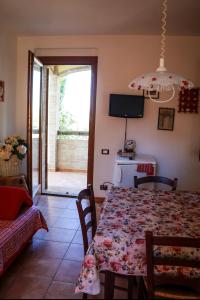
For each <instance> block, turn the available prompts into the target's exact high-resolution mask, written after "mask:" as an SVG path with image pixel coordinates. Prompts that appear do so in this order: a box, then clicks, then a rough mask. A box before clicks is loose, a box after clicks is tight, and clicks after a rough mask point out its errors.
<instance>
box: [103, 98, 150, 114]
mask: <svg viewBox="0 0 200 300" xmlns="http://www.w3.org/2000/svg"><path fill="white" fill-rule="evenodd" d="M143 115H144V96H140V95H122V94H110V102H109V116H112V117H119V118H142V117H143Z"/></svg>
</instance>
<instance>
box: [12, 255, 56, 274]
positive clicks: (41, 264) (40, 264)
mask: <svg viewBox="0 0 200 300" xmlns="http://www.w3.org/2000/svg"><path fill="white" fill-rule="evenodd" d="M61 261H62V260H61V259H57V258H38V257H32V258H30V259H29V260H27V259H26V260H25V261H24V263H22V264H21V267H20V268H19V269H18V273H20V274H21V275H23V276H33V277H34V276H42V277H51V278H52V277H53V276H54V275H55V274H56V271H57V270H58V267H59V265H60V263H61Z"/></svg>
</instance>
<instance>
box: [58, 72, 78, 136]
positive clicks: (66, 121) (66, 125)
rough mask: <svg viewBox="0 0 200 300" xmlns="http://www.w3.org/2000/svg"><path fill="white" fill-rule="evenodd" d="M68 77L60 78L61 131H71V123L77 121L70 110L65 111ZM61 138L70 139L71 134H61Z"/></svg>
mask: <svg viewBox="0 0 200 300" xmlns="http://www.w3.org/2000/svg"><path fill="white" fill-rule="evenodd" d="M66 80H67V79H66V77H62V78H60V82H59V84H60V99H59V100H60V101H59V131H69V130H72V129H71V125H72V124H74V123H75V121H74V120H73V115H72V114H71V113H70V112H67V111H64V102H63V101H64V95H65V86H66ZM58 138H59V139H69V138H70V136H59V137H58Z"/></svg>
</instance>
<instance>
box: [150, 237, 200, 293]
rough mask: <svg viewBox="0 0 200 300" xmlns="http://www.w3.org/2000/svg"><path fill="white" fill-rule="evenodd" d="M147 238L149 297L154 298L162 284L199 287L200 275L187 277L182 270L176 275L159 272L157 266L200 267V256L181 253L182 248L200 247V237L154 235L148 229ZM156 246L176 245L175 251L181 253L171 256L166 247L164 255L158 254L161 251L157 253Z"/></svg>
mask: <svg viewBox="0 0 200 300" xmlns="http://www.w3.org/2000/svg"><path fill="white" fill-rule="evenodd" d="M145 238H146V261H147V295H148V299H152V298H153V297H154V293H155V289H156V286H159V285H162V284H167V285H173V286H174V285H176V286H177V285H178V286H184V287H192V288H194V289H195V288H198V287H199V284H200V277H198V278H190V277H186V276H184V275H181V272H177V273H176V274H175V275H174V274H169V273H161V274H160V273H159V274H158V273H156V272H155V266H165V267H167V266H168V267H169V266H176V267H189V268H200V257H196V256H194V257H189V255H182V256H181V255H180V253H181V249H182V248H188V247H189V248H196V249H198V248H200V238H186V237H174V236H173V237H169V236H154V235H153V233H152V232H151V231H146V233H145ZM155 246H162V247H166V246H170V247H175V251H177V253H179V255H173V254H172V256H170V255H169V254H168V253H166V255H165V254H164V249H163V252H162V255H158V253H159V251H158V252H157V254H156V255H155V252H156V250H155ZM193 250H195V249H193ZM182 251H183V249H182ZM199 274H200V270H199Z"/></svg>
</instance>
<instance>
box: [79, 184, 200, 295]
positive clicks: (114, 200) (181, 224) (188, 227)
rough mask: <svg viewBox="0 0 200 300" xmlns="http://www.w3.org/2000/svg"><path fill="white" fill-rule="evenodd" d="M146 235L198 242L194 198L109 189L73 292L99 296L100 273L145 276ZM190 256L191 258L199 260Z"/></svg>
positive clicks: (199, 216) (199, 218) (198, 211)
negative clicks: (194, 239) (151, 234)
mask: <svg viewBox="0 0 200 300" xmlns="http://www.w3.org/2000/svg"><path fill="white" fill-rule="evenodd" d="M147 230H151V231H153V232H154V234H157V235H169V236H175V235H176V236H182V237H200V193H198V192H183V191H181V192H169V191H150V190H136V189H134V188H120V187H113V188H112V189H111V191H110V193H109V194H108V197H107V199H106V200H105V203H104V207H103V209H102V213H101V217H100V220H99V224H98V228H97V232H96V235H95V237H94V241H93V243H92V244H91V246H90V248H89V249H88V253H87V255H86V256H85V259H84V263H83V266H82V270H81V273H80V276H79V279H78V281H77V285H76V290H75V292H76V293H79V292H85V293H88V294H91V295H95V294H98V293H100V280H99V272H100V271H103V270H110V271H113V272H116V273H121V274H129V275H135V276H143V275H144V276H145V275H146V262H145V261H146V254H145V231H147ZM168 248H169V247H168ZM188 249H189V248H185V251H186V254H185V255H192V254H191V253H190V252H188V251H189V250H190V249H189V250H188ZM158 251H159V249H158ZM167 251H168V252H171V251H174V253H173V255H176V254H177V253H178V252H179V251H178V250H177V249H173V250H172V249H168V250H167ZM167 251H166V253H167ZM196 251H197V252H196V253H193V255H198V257H200V253H199V251H198V250H196ZM164 271H165V270H164ZM179 271H180V270H179ZM158 272H162V270H158ZM182 272H183V273H184V272H185V270H182ZM187 272H189V271H187ZM195 275H197V274H195ZM198 276H200V274H199V273H198Z"/></svg>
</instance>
